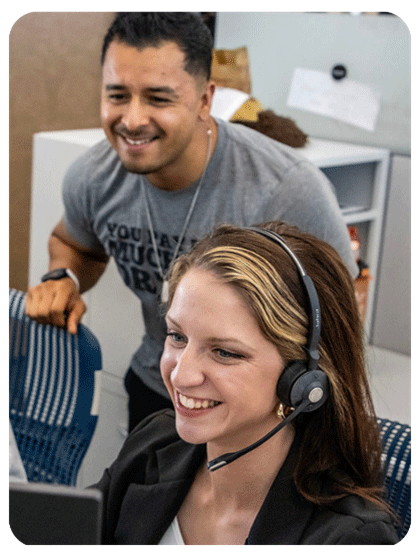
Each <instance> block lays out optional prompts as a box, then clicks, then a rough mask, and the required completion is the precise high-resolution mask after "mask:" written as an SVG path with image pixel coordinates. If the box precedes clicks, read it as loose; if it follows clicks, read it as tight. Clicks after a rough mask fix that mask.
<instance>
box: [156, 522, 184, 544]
mask: <svg viewBox="0 0 420 559" xmlns="http://www.w3.org/2000/svg"><path fill="white" fill-rule="evenodd" d="M159 545H184V540H183V539H182V534H181V530H180V529H179V524H178V518H177V517H176V516H175V518H174V519H173V520H172V523H171V525H170V526H169V528H168V529H167V530H166V532H165V533H164V534H163V536H162V539H161V540H160V542H159Z"/></svg>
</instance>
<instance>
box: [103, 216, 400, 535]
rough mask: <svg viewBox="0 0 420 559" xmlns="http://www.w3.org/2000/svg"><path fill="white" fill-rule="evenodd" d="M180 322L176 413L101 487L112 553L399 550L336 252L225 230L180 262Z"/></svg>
mask: <svg viewBox="0 0 420 559" xmlns="http://www.w3.org/2000/svg"><path fill="white" fill-rule="evenodd" d="M268 230H271V231H274V232H276V233H278V234H280V235H281V238H280V239H279V238H278V237H276V236H275V238H274V239H273V238H272V237H270V234H267V231H268ZM284 243H286V244H284ZM290 251H292V252H290ZM302 265H303V267H302ZM308 276H309V278H312V282H313V284H312V282H311V280H310V279H308ZM309 284H310V285H309ZM312 285H314V286H315V289H313V288H312V287H311V286H312ZM317 294H318V297H317ZM318 298H319V304H318ZM321 317H322V319H321ZM320 320H322V330H320ZM166 322H167V339H166V342H165V348H164V352H163V355H162V360H161V372H162V377H163V379H164V382H165V385H166V387H167V389H168V392H169V394H170V396H171V398H172V401H173V404H174V407H175V412H173V411H168V410H166V411H164V412H158V413H157V414H154V415H152V416H150V417H149V418H147V419H146V420H144V421H143V422H142V423H141V424H140V425H139V426H138V427H137V428H136V429H135V430H134V431H133V433H132V434H131V435H130V436H129V438H128V439H127V441H126V443H125V445H124V447H123V449H122V451H121V453H120V455H119V457H118V458H117V460H116V461H115V463H114V464H113V466H112V467H111V468H110V469H109V470H107V471H106V472H105V473H104V476H103V478H102V480H101V482H100V483H99V484H98V487H99V488H100V489H102V491H103V492H104V497H105V514H106V522H105V523H106V527H105V533H106V534H105V541H106V543H117V544H118V543H120V544H123V543H126V544H133V543H138V544H159V543H162V544H165V543H166V544H174V543H185V544H244V543H248V544H267V545H269V544H323V545H329V544H393V543H396V542H397V536H396V532H395V530H394V527H393V523H392V517H391V515H390V514H389V511H388V509H387V506H386V504H385V503H384V502H383V501H382V499H381V479H380V445H379V438H378V431H377V429H376V423H375V418H374V413H373V406H372V402H371V398H370V394H369V387H368V382H367V379H366V373H365V366H364V361H363V344H362V327H361V323H360V319H359V315H358V309H357V304H356V301H355V297H354V288H353V282H352V279H351V277H350V275H349V273H348V272H347V269H346V267H345V265H344V264H343V263H342V261H341V259H340V257H339V256H338V255H337V253H336V252H335V251H334V249H332V248H331V247H330V246H329V245H327V244H326V243H324V242H322V241H320V240H319V239H317V238H315V237H313V236H311V235H308V234H306V233H302V232H300V231H299V230H298V229H296V228H293V227H290V226H286V225H284V224H278V223H270V224H266V225H265V227H264V229H263V230H258V231H256V230H252V229H241V228H235V227H230V226H224V227H221V228H219V229H218V230H216V231H215V232H214V234H213V235H211V236H209V237H208V238H206V239H204V240H203V241H201V242H199V243H197V245H196V246H195V248H194V249H193V250H192V251H191V252H190V253H189V254H187V255H184V256H182V257H180V258H179V259H178V260H177V261H176V262H175V264H174V266H173V269H172V271H171V277H170V284H169V303H168V310H167V313H166ZM318 338H319V340H318ZM318 358H319V359H318ZM318 361H319V362H318ZM307 369H309V371H307ZM312 369H314V370H312ZM279 378H280V379H281V380H280V381H279ZM302 379H303V380H302ZM299 383H300V384H299ZM285 384H287V385H288V386H287V387H285ZM301 384H302V386H301ZM298 385H299V389H298V388H297V386H298ZM174 415H175V421H174ZM285 418H287V419H286V420H285ZM268 434H269V436H266V435H268ZM243 449H245V450H243ZM241 451H242V452H241ZM236 452H239V454H235V453H236Z"/></svg>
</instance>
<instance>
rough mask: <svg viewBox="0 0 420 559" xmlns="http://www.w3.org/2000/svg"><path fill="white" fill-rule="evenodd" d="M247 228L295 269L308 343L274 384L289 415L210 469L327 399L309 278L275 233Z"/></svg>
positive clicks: (317, 310) (317, 312)
mask: <svg viewBox="0 0 420 559" xmlns="http://www.w3.org/2000/svg"><path fill="white" fill-rule="evenodd" d="M247 229H248V230H250V231H254V232H255V233H258V234H259V235H262V236H263V237H265V238H266V239H269V240H270V241H272V242H274V243H276V244H277V245H278V246H280V247H281V248H282V249H283V250H285V251H286V252H287V253H288V255H289V256H290V258H291V259H292V260H293V262H294V264H295V266H296V268H297V271H298V274H299V277H300V280H301V283H302V286H303V291H304V293H305V298H306V304H307V315H308V342H307V346H306V348H305V350H306V352H307V355H308V358H307V359H306V360H297V361H290V362H289V363H288V364H287V365H286V367H285V368H284V370H283V372H282V374H281V376H280V378H279V380H278V383H277V388H276V392H277V396H278V398H279V400H280V402H281V403H282V404H283V405H284V406H287V407H289V408H292V412H291V413H290V415H288V416H287V418H286V419H284V420H283V421H282V422H281V423H280V424H279V425H277V426H276V427H275V428H274V429H273V430H272V431H270V432H269V433H268V434H267V435H265V436H264V437H262V438H261V439H259V440H258V441H257V442H255V443H253V444H252V445H250V446H247V447H246V448H244V449H242V450H239V451H237V452H231V453H227V454H223V456H219V457H218V458H215V459H213V460H211V461H210V462H208V463H207V468H208V470H210V471H211V472H214V471H215V470H218V469H219V468H222V467H223V466H225V465H227V464H229V463H231V462H233V461H234V460H237V459H238V458H240V457H241V456H243V455H244V454H247V453H248V452H250V451H251V450H254V448H257V447H258V446H260V445H261V444H263V443H264V442H265V441H267V440H268V439H270V438H271V437H272V436H273V435H275V434H276V433H278V432H279V431H280V429H283V427H285V426H286V425H288V424H289V423H290V422H291V421H292V420H293V419H294V418H295V417H296V416H297V415H299V414H300V413H302V412H312V411H315V410H317V409H318V408H320V407H321V406H322V405H323V404H324V403H325V402H326V400H327V399H328V396H329V391H330V390H329V388H330V383H329V380H328V376H327V375H326V374H325V373H324V372H323V371H322V370H321V369H320V368H319V366H318V361H319V351H318V344H319V337H320V334H321V310H320V307H319V299H318V294H317V291H316V289H315V286H314V284H313V282H312V279H311V278H310V277H309V276H308V275H307V273H306V272H305V269H304V267H303V266H302V263H301V262H300V260H299V259H298V258H297V256H296V255H295V254H294V252H293V251H292V250H291V249H290V247H289V246H288V245H287V243H286V242H285V241H284V239H283V238H282V237H281V236H280V235H279V234H278V233H275V232H274V231H269V230H268V229H262V228H259V227H248V228H247Z"/></svg>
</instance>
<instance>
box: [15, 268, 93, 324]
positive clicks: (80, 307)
mask: <svg viewBox="0 0 420 559" xmlns="http://www.w3.org/2000/svg"><path fill="white" fill-rule="evenodd" d="M86 308H87V307H86V305H85V302H84V301H83V299H82V297H81V295H80V293H79V291H78V289H77V287H76V285H75V283H74V281H73V280H72V279H70V278H63V279H60V280H48V281H45V282H43V283H40V284H39V285H36V286H35V287H32V288H31V289H29V291H28V293H27V296H26V314H27V315H28V316H30V317H31V318H33V319H35V320H37V321H38V322H41V323H43V324H53V325H54V326H59V327H61V328H65V327H66V326H67V330H68V331H69V332H70V333H71V334H76V332H77V325H78V324H79V323H80V321H81V319H82V316H83V315H84V314H85V312H86Z"/></svg>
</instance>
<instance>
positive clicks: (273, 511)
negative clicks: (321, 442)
mask: <svg viewBox="0 0 420 559" xmlns="http://www.w3.org/2000/svg"><path fill="white" fill-rule="evenodd" d="M299 446H300V441H299V435H298V434H296V435H295V440H294V441H293V444H292V447H291V448H290V451H289V454H288V456H287V458H286V460H285V462H284V464H283V466H282V468H281V469H280V471H279V473H278V474H277V477H276V479H275V480H274V482H273V485H272V486H271V488H270V491H269V492H268V495H267V497H266V499H265V501H264V503H263V505H262V507H261V510H260V511H259V513H258V515H257V517H256V519H255V521H254V524H253V525H252V528H251V530H250V532H249V536H248V539H247V541H246V543H247V544H249V545H262V544H264V545H296V544H299V543H300V539H301V537H302V535H303V532H304V531H305V529H306V526H307V524H308V522H309V520H310V518H311V516H312V514H313V512H314V507H315V505H314V504H313V503H311V502H309V501H307V500H306V499H304V498H303V497H302V496H301V495H300V494H299V493H298V492H297V490H296V487H295V484H294V482H293V471H294V468H295V464H296V460H297V452H298V448H299Z"/></svg>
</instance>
